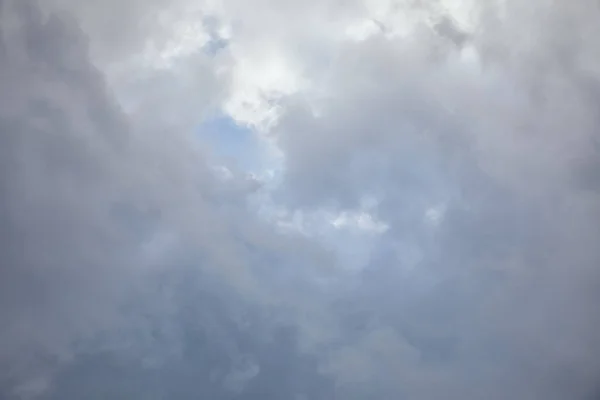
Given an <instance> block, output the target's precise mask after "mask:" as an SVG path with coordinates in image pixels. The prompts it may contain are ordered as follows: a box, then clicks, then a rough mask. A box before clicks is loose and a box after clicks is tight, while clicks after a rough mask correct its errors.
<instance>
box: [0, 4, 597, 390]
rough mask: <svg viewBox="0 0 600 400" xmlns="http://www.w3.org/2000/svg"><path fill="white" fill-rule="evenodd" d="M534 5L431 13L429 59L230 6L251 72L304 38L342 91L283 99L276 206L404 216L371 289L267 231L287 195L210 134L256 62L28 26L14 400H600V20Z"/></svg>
mask: <svg viewBox="0 0 600 400" xmlns="http://www.w3.org/2000/svg"><path fill="white" fill-rule="evenodd" d="M288 3H289V4H288ZM517 3H518V2H516V1H515V2H513V1H506V2H504V3H503V7H504V10H503V11H502V10H499V9H498V8H497V7H496V6H493V4H492V2H484V3H481V4H480V5H478V7H477V9H476V12H477V14H476V15H477V18H476V19H477V21H478V23H477V24H475V25H474V26H470V27H465V26H461V25H460V24H459V23H458V22H455V21H453V20H452V18H450V17H448V18H446V17H444V16H443V13H440V12H439V10H437V9H435V7H431V9H429V8H427V9H419V8H418V7H416V6H415V7H416V9H417V11H419V12H421V11H423V12H427V13H429V15H430V16H431V18H432V20H433V22H432V23H431V24H430V25H431V26H429V25H427V24H424V25H422V26H419V27H418V28H417V29H416V31H415V33H414V34H413V35H412V36H410V37H409V38H398V37H396V38H389V37H387V36H385V35H386V34H388V33H389V32H388V30H389V29H388V27H387V26H385V24H387V23H388V22H385V24H384V23H383V22H381V23H380V24H381V25H383V26H384V28H386V29H381V30H380V32H378V33H377V34H375V35H374V36H371V37H370V38H368V39H366V40H364V41H362V42H361V41H350V40H338V39H332V38H331V37H324V39H323V43H322V46H319V45H317V44H318V43H317V41H316V40H315V38H314V37H313V36H314V35H310V34H302V33H299V32H304V31H305V29H304V28H305V25H304V24H305V23H307V21H311V22H314V23H315V24H316V25H317V26H318V28H319V29H321V31H320V30H319V29H317V28H315V32H317V31H318V32H321V33H322V34H323V36H326V35H325V33H326V28H327V27H328V25H326V24H325V22H323V20H322V19H321V18H316V17H314V15H316V12H317V11H316V10H320V11H323V10H324V9H325V10H329V11H331V10H337V9H338V7H337V5H335V4H330V3H327V4H325V5H324V6H323V7H324V8H323V9H322V8H320V7H322V6H320V5H317V4H316V3H314V4H313V3H309V4H307V5H306V6H300V5H299V4H300V3H296V2H286V4H285V6H286V7H287V8H286V7H284V6H283V5H281V4H278V5H275V4H274V3H273V4H272V3H271V2H268V1H265V2H261V3H260V4H261V7H264V8H265V9H270V10H271V11H272V14H269V15H277V16H280V17H282V16H287V17H289V16H290V15H291V14H290V13H292V14H294V15H295V16H296V17H297V18H295V19H293V18H289V21H292V20H293V23H290V26H289V30H286V29H284V28H285V27H288V22H287V21H288V20H286V22H285V23H284V24H282V23H281V21H279V22H277V23H268V21H267V20H266V17H265V16H263V15H262V14H261V15H258V13H257V12H251V11H253V10H249V9H248V8H245V7H248V6H247V5H246V6H244V7H242V5H241V4H239V3H238V2H233V1H232V2H226V3H225V4H224V9H225V10H226V13H230V16H232V19H234V20H235V19H236V18H237V17H238V16H239V15H241V14H243V13H245V14H244V18H243V22H244V23H243V24H241V25H242V28H239V27H238V28H239V29H240V30H239V32H238V33H237V34H239V36H237V37H236V36H235V34H234V36H233V37H232V38H231V41H232V43H233V48H234V49H236V47H235V45H237V46H238V48H237V49H239V48H240V47H243V46H247V48H246V47H244V49H250V50H251V49H256V48H257V46H258V44H260V43H262V42H261V40H263V39H265V40H266V38H268V37H270V36H269V35H274V33H275V32H284V31H285V32H286V33H285V34H283V33H282V34H281V35H280V36H277V35H275V36H276V39H277V38H279V39H281V41H282V42H285V43H288V44H290V48H292V47H294V46H291V44H297V45H298V46H297V47H298V48H301V51H299V52H298V53H297V54H296V53H294V54H293V55H294V57H296V58H298V59H301V60H302V62H301V64H302V65H303V67H304V69H303V71H304V72H305V73H306V74H309V73H310V74H313V73H314V74H315V76H314V77H313V76H310V78H314V82H313V83H316V86H318V89H319V90H320V92H319V93H318V96H317V95H315V94H314V93H313V92H311V90H310V89H308V90H306V91H305V92H302V93H301V95H300V94H297V95H291V96H282V98H283V99H282V100H281V101H280V103H279V106H281V107H282V111H283V114H282V115H283V116H282V118H281V119H280V120H279V122H278V123H277V125H276V126H275V128H274V130H273V131H272V132H271V134H272V137H273V138H274V141H275V142H276V143H277V144H278V145H279V146H280V149H281V150H282V153H283V154H284V164H285V171H284V175H283V177H282V181H283V183H282V185H281V186H280V187H278V188H277V189H276V191H275V193H273V195H274V197H276V199H277V200H280V201H281V202H282V203H283V205H285V206H288V207H291V208H294V207H297V208H298V210H301V211H310V210H314V209H318V208H319V207H320V206H323V205H326V206H328V207H330V208H331V207H333V208H340V209H352V208H356V207H358V206H359V205H360V204H362V203H363V202H364V199H365V198H367V197H374V198H376V199H377V200H378V203H377V205H376V206H375V207H374V208H373V213H374V214H376V216H377V217H378V218H380V219H381V220H383V221H384V222H385V223H386V224H387V225H388V229H387V230H386V231H385V232H383V233H379V234H378V235H377V236H373V237H371V238H370V239H369V240H370V241H371V242H372V245H370V246H369V247H370V248H371V252H370V257H369V258H368V262H367V263H366V265H365V266H364V269H363V270H362V271H360V272H358V273H353V272H348V271H343V270H338V269H336V268H335V267H334V265H335V264H336V263H340V262H343V261H344V260H346V259H348V258H352V256H351V255H344V254H342V255H341V256H339V258H338V259H335V258H334V257H335V256H334V255H333V253H332V252H331V249H329V248H328V247H327V246H328V243H329V242H328V243H324V242H323V241H322V240H321V239H320V238H319V237H318V236H316V237H311V236H308V237H306V236H301V235H299V234H294V233H282V232H281V231H279V230H277V229H275V228H274V227H273V226H271V225H269V224H267V223H265V222H264V221H262V220H260V219H259V218H258V217H257V216H256V215H255V214H254V211H253V209H252V207H251V205H250V204H251V203H249V202H248V201H247V200H248V199H249V198H251V197H252V196H253V194H254V193H256V191H257V190H258V191H260V190H266V189H264V188H262V189H261V187H260V185H258V184H257V182H255V181H252V180H248V179H247V178H246V177H244V176H243V174H238V173H235V172H234V174H233V178H232V179H229V180H222V179H219V178H218V177H217V176H216V175H215V174H214V173H213V172H212V170H211V168H210V166H209V163H210V162H211V161H212V159H211V157H210V156H209V153H210V149H206V148H203V147H202V146H203V145H202V144H201V143H199V142H198V141H197V140H196V139H195V138H193V137H191V136H189V135H188V133H187V131H186V129H187V128H190V127H195V126H196V125H197V124H200V123H201V121H202V119H203V117H204V116H206V115H209V114H211V113H212V112H214V111H215V110H216V109H217V108H218V107H219V105H220V104H221V103H222V101H223V100H224V98H225V97H226V96H227V94H228V92H229V91H231V90H232V87H233V86H234V84H233V83H232V82H233V80H234V77H233V75H231V70H230V69H228V68H230V67H231V66H232V64H231V63H233V62H234V60H233V58H229V57H233V55H232V54H233V53H231V52H229V50H228V49H227V50H224V51H223V55H219V56H218V57H213V55H212V54H205V53H201V52H200V53H197V54H196V53H194V54H192V55H187V56H186V57H184V59H182V61H181V62H180V63H178V64H177V65H176V66H175V67H173V68H171V69H169V70H153V69H151V68H150V69H149V68H146V69H141V70H140V69H138V68H139V65H137V64H135V62H134V63H131V64H127V63H125V61H123V60H129V61H127V62H130V59H131V58H132V57H133V58H135V57H134V56H133V55H135V54H137V53H139V52H140V51H141V49H143V48H144V46H145V45H146V44H147V43H148V42H149V41H152V40H155V41H158V42H160V41H168V39H169V37H170V36H172V32H171V31H170V30H172V29H173V26H172V24H170V23H166V24H165V25H163V26H159V25H160V24H159V23H158V22H157V21H158V17H156V16H157V15H158V14H159V13H164V12H171V13H172V14H171V17H172V18H173V19H174V20H177V18H179V17H181V15H183V14H184V13H185V12H186V10H188V8H187V7H191V8H192V9H201V8H202V7H196V6H195V5H194V4H192V3H191V2H185V1H180V2H176V3H174V5H172V6H169V5H167V4H166V2H161V1H154V2H130V3H128V4H127V5H126V6H124V7H123V8H122V9H121V12H120V13H118V15H113V14H114V13H113V12H112V11H110V10H113V9H114V4H113V2H107V3H106V4H105V3H101V2H98V3H94V4H92V3H90V4H80V3H79V2H77V4H75V2H71V1H62V0H55V1H53V2H48V3H44V4H43V7H45V8H44V9H43V10H41V9H39V8H38V5H39V4H38V3H37V2H33V1H25V2H24V1H19V2H17V1H7V0H5V1H3V2H0V18H1V23H0V39H1V42H0V44H1V46H0V93H1V95H0V167H1V168H0V171H1V172H0V177H1V178H0V185H1V190H0V193H2V194H1V196H0V220H1V224H0V234H1V237H2V241H1V243H2V248H1V249H0V253H1V254H2V268H1V269H0V319H1V321H2V324H1V325H2V328H1V329H0V398H2V396H5V397H6V398H9V399H13V398H15V399H24V398H48V399H70V398H82V397H85V398H94V396H96V398H105V397H107V396H108V397H111V398H166V397H168V398H176V399H187V398H197V397H198V396H203V397H207V398H215V399H219V398H247V399H255V398H261V399H264V398H273V399H275V398H277V399H288V398H289V399H303V398H310V399H320V398H323V399H325V398H332V397H334V396H337V397H342V398H348V399H362V398H367V397H368V398H382V399H384V398H414V399H419V400H422V399H441V398H448V397H451V398H454V397H457V398H459V397H460V398H466V399H480V398H491V399H494V398H498V399H505V398H507V397H514V398H524V399H528V398H545V399H557V400H562V399H567V398H568V399H573V398H575V399H588V398H589V399H592V398H594V396H597V395H598V386H597V384H596V379H597V376H598V374H599V372H600V365H599V362H598V354H597V351H596V349H597V348H599V346H600V343H599V340H598V335H597V334H596V332H597V331H598V328H600V314H599V313H598V312H597V311H596V310H595V306H594V305H595V304H596V303H597V302H598V300H599V296H600V295H599V293H600V292H599V285H598V283H599V282H600V276H599V272H598V268H597V264H598V261H599V259H600V253H599V252H598V250H597V249H596V242H597V238H598V235H599V232H598V228H597V226H598V223H597V222H598V221H597V218H598V211H599V209H598V204H599V203H598V200H597V196H598V194H597V191H596V189H597V188H596V184H597V182H596V181H597V179H596V175H597V174H596V172H595V169H596V166H597V162H598V155H597V148H596V147H595V145H594V143H596V141H597V137H596V135H597V133H596V132H597V129H598V121H597V113H596V110H595V108H596V107H595V105H596V98H597V95H596V85H597V82H596V81H597V77H598V73H597V70H596V69H597V68H596V64H597V61H598V55H597V54H596V53H597V52H596V50H595V47H596V46H595V39H594V37H595V36H594V32H595V30H597V27H596V24H595V21H596V20H597V18H596V17H597V10H596V9H595V8H593V7H592V4H591V2H586V1H580V2H576V3H573V4H566V3H565V5H556V4H550V3H549V2H548V3H547V2H545V1H542V0H540V1H534V2H531V4H530V5H528V6H527V7H524V6H522V5H519V4H517ZM319 4H321V3H319ZM528 4H529V3H528ZM238 6H239V7H240V9H239V10H242V11H243V12H242V11H239V10H238V11H235V10H237V8H236V7H238ZM288 6H289V7H288ZM251 8H253V9H254V8H255V7H254V6H253V7H251ZM59 9H62V10H63V11H65V13H62V12H61V13H58V14H56V13H54V11H56V10H59ZM234 9H235V10H234ZM361 10H362V8H361V6H360V5H356V4H354V5H353V6H352V7H349V6H348V7H346V8H344V11H345V12H344V18H354V17H357V16H358V15H360V12H361ZM408 11H410V12H413V11H415V8H414V7H413V8H411V10H407V12H408ZM325 15H326V14H325ZM113 16H114V17H115V18H114V19H113ZM109 17H110V18H111V19H113V20H114V22H115V24H114V29H110V30H107V29H106V28H105V27H106V26H107V24H106V23H105V20H106V19H108V18H109ZM155 17H156V18H155ZM221 17H222V15H221ZM199 18H200V17H199ZM325 19H327V18H325ZM339 19H340V20H342V19H343V18H342V17H340V18H339ZM438 20H439V21H441V22H439V21H438ZM436 21H438V22H436ZM138 22H139V24H138ZM280 25H285V26H280ZM238 28H236V29H238ZM303 29H304V30H303ZM242 33H247V35H243V34H242ZM259 39H260V40H259ZM271 44H272V45H273V43H271ZM273 46H274V47H276V45H273ZM303 46H304V47H303ZM258 47H260V46H258ZM250 50H248V51H250ZM329 50H332V51H333V50H335V51H336V55H335V57H324V56H323V54H321V53H320V52H326V51H329ZM232 51H233V50H232ZM311 52H315V53H319V55H317V56H315V55H314V54H312V53H311ZM469 52H471V53H469ZM473 53H477V54H479V55H480V58H481V59H480V62H475V61H471V62H470V63H469V62H465V61H464V60H465V58H461V57H466V58H468V57H469V54H473ZM220 57H221V58H220ZM328 62H331V64H330V65H329V67H328V68H329V70H328V73H320V72H319V71H320V69H319V68H320V67H321V64H322V63H328ZM124 65H126V67H125V66H124ZM221 67H224V69H223V70H222V69H220V68H221ZM217 70H219V71H220V72H219V73H217ZM223 71H225V72H223ZM137 72H139V73H140V74H141V76H140V77H137V76H136V73H137ZM138 78H140V79H138ZM196 92H198V93H196ZM315 105H317V106H320V110H319V111H320V114H319V115H318V116H315V115H314V113H313V109H314V106H315ZM255 200H256V199H255ZM332 205H333V206H332ZM432 215H435V216H436V217H435V218H433V217H431V216H432ZM332 229H333V228H332ZM328 235H331V236H332V237H334V239H331V240H332V241H334V242H336V243H338V242H339V241H342V240H344V239H343V238H344V236H341V234H340V235H339V236H335V235H336V233H335V231H332V232H329V233H328ZM335 237H337V238H338V240H337V241H336V239H335ZM328 240H329V239H328ZM336 246H337V247H339V248H341V249H342V250H341V251H342V252H343V247H344V246H339V245H336ZM348 254H353V253H351V252H350V250H348ZM153 396H154V397H153Z"/></svg>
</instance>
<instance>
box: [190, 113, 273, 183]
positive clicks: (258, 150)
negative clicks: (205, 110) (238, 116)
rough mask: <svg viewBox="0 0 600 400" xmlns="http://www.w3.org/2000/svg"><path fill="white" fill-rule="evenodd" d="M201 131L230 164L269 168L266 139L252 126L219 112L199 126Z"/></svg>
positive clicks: (251, 168)
mask: <svg viewBox="0 0 600 400" xmlns="http://www.w3.org/2000/svg"><path fill="white" fill-rule="evenodd" d="M197 134H198V136H199V138H200V140H202V141H203V142H204V143H206V144H207V145H208V146H209V147H210V149H211V151H212V153H213V155H214V156H215V157H216V158H217V159H219V161H222V162H223V163H224V164H225V165H226V166H228V167H229V166H230V167H233V168H235V169H238V170H241V171H243V172H247V173H252V174H257V175H262V171H264V170H265V169H268V168H269V165H268V164H269V162H268V151H267V148H266V144H265V143H264V141H263V140H262V139H261V138H260V137H258V135H257V133H256V132H254V131H253V130H252V129H250V128H248V127H245V126H243V125H240V124H238V123H237V122H236V121H235V120H234V119H232V118H231V117H229V116H227V115H216V116H214V117H212V118H210V119H208V120H206V121H204V123H202V125H200V126H199V127H198V130H197Z"/></svg>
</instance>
